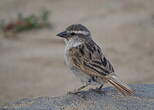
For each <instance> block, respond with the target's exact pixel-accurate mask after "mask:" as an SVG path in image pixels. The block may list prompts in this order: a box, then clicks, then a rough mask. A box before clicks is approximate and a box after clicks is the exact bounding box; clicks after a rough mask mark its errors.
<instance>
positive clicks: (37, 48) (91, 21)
mask: <svg viewBox="0 0 154 110" xmlns="http://www.w3.org/2000/svg"><path fill="white" fill-rule="evenodd" d="M42 9H47V10H49V12H50V15H49V17H48V20H49V22H50V24H51V27H50V28H41V29H34V30H33V29H32V30H29V31H22V32H19V33H18V32H12V31H10V32H9V29H10V27H9V26H10V25H11V26H12V24H11V23H10V24H8V25H7V24H6V26H4V25H3V26H4V28H2V31H1V33H0V102H1V101H12V100H17V99H20V98H24V97H39V96H60V95H63V94H65V93H66V92H67V91H71V90H73V89H75V88H77V87H79V86H80V85H81V83H80V81H79V80H78V79H76V78H75V77H74V75H73V74H72V73H71V72H70V71H69V69H68V68H67V67H66V66H65V64H64V58H63V53H64V42H63V39H61V38H58V37H57V36H56V34H57V33H58V32H61V31H62V30H64V29H65V28H66V27H67V26H69V25H71V24H74V23H80V24H83V25H86V26H87V27H88V28H89V29H90V31H91V33H92V36H93V38H94V40H95V41H96V42H97V43H98V44H99V45H100V46H101V47H102V46H103V51H104V52H105V55H106V56H107V57H108V58H109V59H110V61H111V62H112V63H113V66H114V68H115V71H116V73H117V74H118V75H119V76H120V77H121V79H123V80H125V81H127V82H128V83H130V84H136V83H154V72H153V68H154V0H0V15H1V16H0V19H5V20H6V21H7V22H8V21H9V22H10V21H14V24H13V26H14V27H15V26H16V24H18V23H16V21H15V19H16V18H17V15H18V14H19V13H22V15H23V16H29V15H31V14H37V15H38V14H39V13H40V12H41V10H42ZM3 24H4V23H3ZM19 24H20V23H19ZM21 24H22V23H21ZM7 26H8V27H7ZM11 29H12V28H11ZM6 31H7V32H6Z"/></svg>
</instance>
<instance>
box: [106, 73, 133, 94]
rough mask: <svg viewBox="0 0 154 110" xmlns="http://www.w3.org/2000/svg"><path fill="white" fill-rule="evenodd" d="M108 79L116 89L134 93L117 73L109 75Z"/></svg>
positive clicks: (125, 92) (123, 92) (124, 92)
mask: <svg viewBox="0 0 154 110" xmlns="http://www.w3.org/2000/svg"><path fill="white" fill-rule="evenodd" d="M107 80H108V82H109V83H110V84H112V85H113V86H114V87H115V88H116V89H118V90H119V91H120V92H121V93H122V94H123V95H132V94H133V93H134V91H133V90H132V89H131V88H130V87H129V86H128V85H127V84H126V83H125V82H124V81H121V80H120V79H119V78H118V77H117V76H115V75H112V76H110V77H108V78H107Z"/></svg>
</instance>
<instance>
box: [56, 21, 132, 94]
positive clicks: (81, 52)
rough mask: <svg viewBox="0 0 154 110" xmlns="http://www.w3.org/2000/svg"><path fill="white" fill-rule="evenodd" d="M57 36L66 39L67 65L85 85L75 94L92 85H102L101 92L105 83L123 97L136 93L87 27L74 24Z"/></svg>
mask: <svg viewBox="0 0 154 110" xmlns="http://www.w3.org/2000/svg"><path fill="white" fill-rule="evenodd" d="M57 36H59V37H62V38H64V41H65V44H66V46H65V52H64V59H65V63H66V65H67V66H68V67H69V69H70V70H71V71H72V72H73V73H74V74H75V76H76V77H77V78H79V79H80V80H81V82H82V84H83V86H81V87H80V88H78V89H77V90H76V91H75V92H79V91H81V90H82V89H84V88H85V87H87V86H88V85H92V84H98V85H100V87H99V88H98V89H99V90H101V88H102V87H103V85H104V84H105V83H110V84H111V85H113V86H114V87H115V88H116V89H117V90H119V92H120V93H122V94H123V95H132V94H133V92H134V91H133V90H132V89H131V88H130V87H129V86H128V85H127V84H126V83H125V82H124V81H122V80H120V79H119V77H118V76H117V75H116V74H115V71H114V68H113V66H112V64H111V63H110V61H109V60H108V59H107V58H106V57H105V55H104V54H103V51H102V50H101V48H100V47H99V46H98V45H97V44H96V43H95V42H94V40H93V39H92V36H91V33H90V31H89V30H88V29H87V27H85V26H83V25H82V24H73V25H70V26H68V27H67V28H66V29H65V30H64V31H63V32H60V33H58V34H57Z"/></svg>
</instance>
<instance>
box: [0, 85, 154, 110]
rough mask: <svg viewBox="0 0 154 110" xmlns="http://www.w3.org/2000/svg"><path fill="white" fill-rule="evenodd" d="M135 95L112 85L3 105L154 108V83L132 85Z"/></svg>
mask: <svg viewBox="0 0 154 110" xmlns="http://www.w3.org/2000/svg"><path fill="white" fill-rule="evenodd" d="M131 87H132V88H133V89H134V90H135V94H134V95H133V96H127V97H125V96H121V95H120V94H119V93H117V91H116V90H115V89H113V88H112V87H107V88H103V89H102V92H99V93H98V92H96V91H94V90H92V89H90V90H88V91H82V92H80V93H78V94H76V95H74V94H68V95H65V96H61V97H39V98H33V99H32V98H26V99H21V100H19V101H16V102H13V103H10V104H8V105H5V106H3V107H1V108H2V109H3V110H154V85H153V84H138V85H131Z"/></svg>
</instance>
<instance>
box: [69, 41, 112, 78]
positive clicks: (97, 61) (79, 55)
mask: <svg viewBox="0 0 154 110" xmlns="http://www.w3.org/2000/svg"><path fill="white" fill-rule="evenodd" d="M69 54H70V55H69V56H70V57H71V61H72V64H73V65H74V66H75V67H77V68H79V69H80V70H82V71H83V72H85V73H87V74H90V75H94V74H95V75H96V76H98V75H103V76H106V75H108V74H110V73H113V72H114V69H113V67H112V65H111V63H110V62H109V61H108V60H107V59H106V58H105V56H104V55H103V53H102V51H101V49H100V47H99V46H98V45H97V44H96V43H95V42H94V41H92V40H90V41H88V42H85V43H84V44H81V45H79V46H77V47H73V48H71V49H70V50H69Z"/></svg>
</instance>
